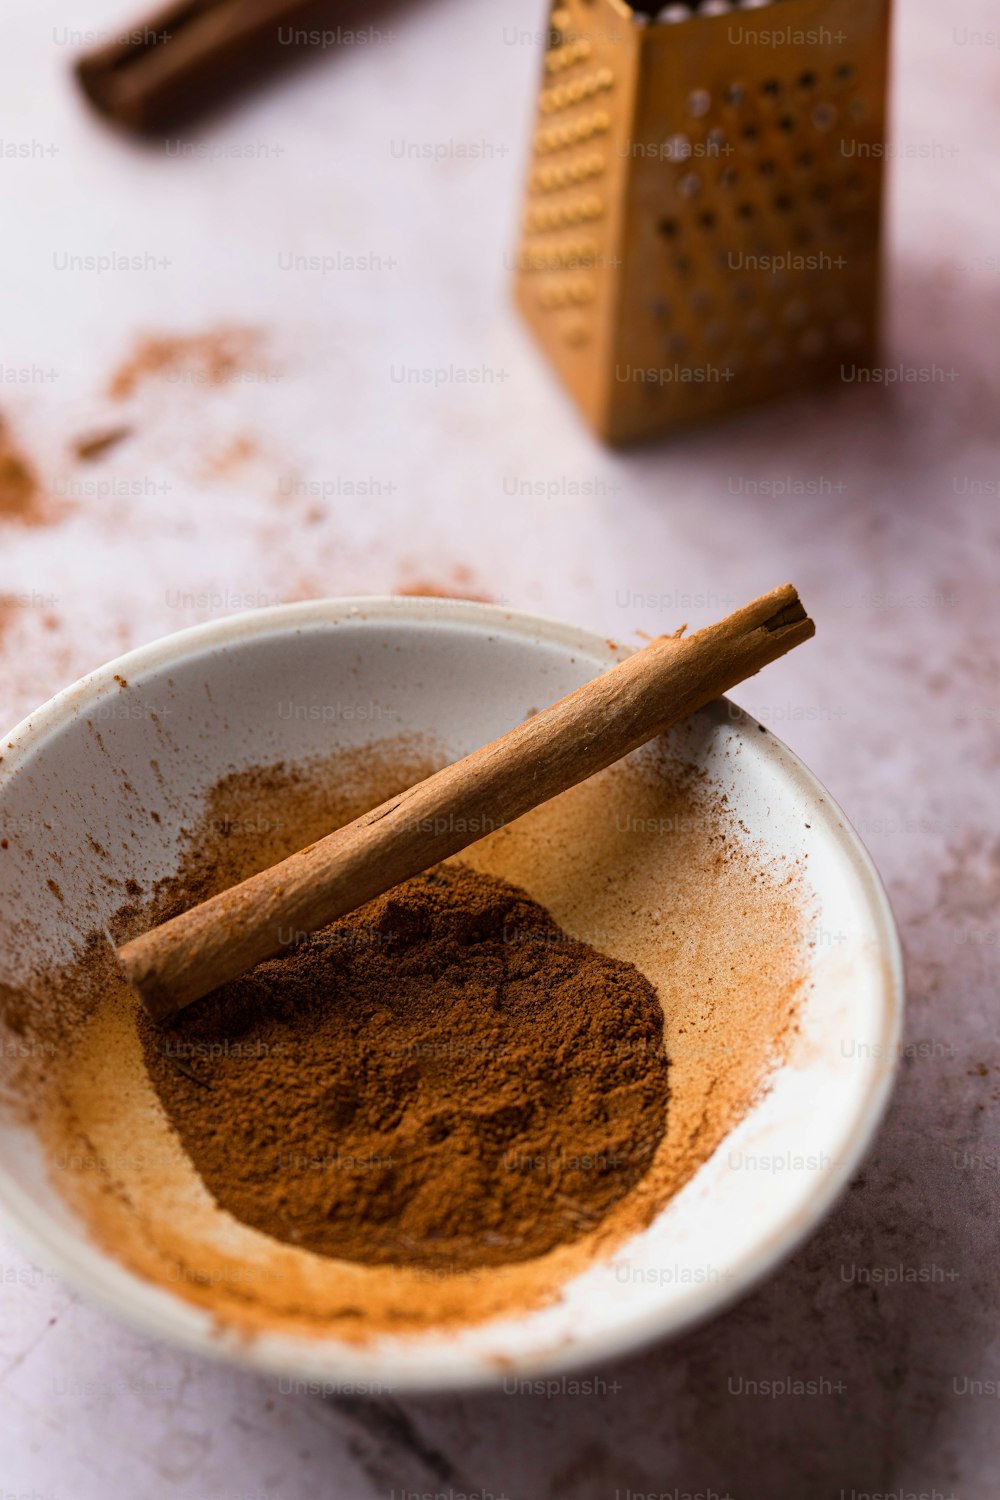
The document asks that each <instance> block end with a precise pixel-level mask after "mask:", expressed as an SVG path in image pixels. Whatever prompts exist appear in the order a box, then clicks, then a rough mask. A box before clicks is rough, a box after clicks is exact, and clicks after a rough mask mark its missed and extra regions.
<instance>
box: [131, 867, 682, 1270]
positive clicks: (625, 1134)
mask: <svg viewBox="0 0 1000 1500" xmlns="http://www.w3.org/2000/svg"><path fill="white" fill-rule="evenodd" d="M296 936H297V935H296V934H289V937H290V939H293V940H294V938H295V937H296ZM662 1035H663V1013H662V1010H661V1008H660V1005H659V1002H658V1000H657V997H656V992H655V990H654V989H653V986H652V985H651V984H650V983H649V981H648V980H646V979H645V978H643V976H642V975H641V974H640V973H639V971H638V970H637V969H636V968H635V967H634V966H633V965H632V964H630V963H626V962H623V961H621V960H618V959H613V958H609V957H607V956H605V955H604V954H602V953H598V952H597V951H596V950H595V949H593V948H591V947H590V946H588V945H587V944H586V943H582V942H578V941H576V940H575V939H572V938H570V937H569V936H568V935H567V934H566V933H564V932H562V931H561V930H560V928H559V927H558V926H557V925H556V923H555V922H554V920H553V919H552V918H551V917H550V916H549V914H548V913H547V912H546V911H545V909H544V908H543V907H541V906H539V905H538V904H537V903H536V902H534V901H532V900H530V898H529V897H528V896H526V895H525V893H524V892H523V891H521V890H519V889H518V888H517V887H516V886H513V885H510V884H508V883H507V882H506V881H503V880H498V879H496V878H494V877H492V876H490V875H485V874H478V873H476V872H475V871H473V870H471V869H469V868H466V867H464V866H461V865H446V866H440V867H438V868H437V869H436V870H434V871H431V872H429V873H428V874H426V875H423V876H419V877H418V878H416V879H414V880H411V881H408V882H407V883H406V884H404V885H402V886H399V887H397V888H396V889H395V890H394V891H392V892H390V893H389V894H388V895H386V896H383V897H381V898H379V899H378V900H376V901H373V902H371V903H370V904H369V905H368V906H366V907H365V908H363V909H362V910H361V911H360V912H358V913H356V914H354V915H353V916H351V917H348V918H346V919H344V920H343V921H342V922H340V923H338V924H337V925H336V926H334V927H328V928H326V929H325V930H324V931H322V932H321V933H318V934H316V935H314V936H313V937H311V938H308V939H305V940H303V941H301V942H300V943H299V944H298V945H296V946H295V947H294V949H293V950H292V951H291V952H290V953H289V955H288V956H287V957H282V958H280V959H276V960H273V961H272V962H270V963H265V964H261V965H259V966H258V967H257V968H256V969H255V970H253V972H252V973H251V974H249V975H247V976H245V977H244V978H243V979H240V980H237V981H235V982H234V983H232V984H230V985H227V986H225V987H224V988H223V989H221V990H218V991H216V993H215V994H214V995H212V996H210V997H208V999H206V1000H205V1001H203V1002H201V1004H200V1005H198V1006H196V1007H192V1009H191V1010H190V1011H188V1012H186V1013H185V1014H184V1016H183V1017H182V1018H181V1019H180V1020H179V1022H178V1023H177V1025H176V1026H175V1027H174V1028H173V1029H171V1030H170V1031H167V1032H163V1031H160V1030H157V1029H156V1028H154V1027H153V1026H152V1025H151V1024H149V1023H148V1022H147V1023H145V1025H144V1027H143V1044H144V1051H145V1057H146V1063H147V1067H148V1069H149V1072H150V1076H151V1078H152V1080H153V1082H154V1085H155V1087H156V1089H157V1092H158V1094H159V1096H160V1099H161V1102H162V1103H163V1105H164V1108H165V1109H166V1112H167V1114H168V1116H169V1118H170V1120H171V1122H172V1123H173V1125H174V1128H175V1129H176V1130H177V1132H178V1134H179V1136H180V1138H181V1141H182V1143H183V1145H184V1147H185V1149H186V1151H187V1153H188V1155H189V1156H190V1158H191V1160H192V1161H193V1163H194V1164H195V1166H196V1167H197V1169H198V1171H199V1172H200V1174H201V1176H202V1178H203V1180H204V1181H205V1183H206V1185H207V1186H208V1188H209V1189H210V1191H211V1192H212V1194H213V1196H214V1197H215V1199H216V1201H217V1202H218V1203H219V1204H220V1205H221V1206H222V1207H223V1208H225V1209H228V1210H229V1212H231V1213H232V1214H234V1215H235V1216H236V1217H237V1218H239V1219H241V1220H242V1221H243V1222H244V1223H246V1224H249V1225H251V1226H253V1227H254V1228H257V1229H260V1230H263V1231H265V1232H266V1233H268V1234H270V1235H273V1236H274V1237H275V1238H278V1239H282V1240H286V1241H289V1242H291V1243H292V1244H294V1245H297V1246H299V1247H301V1248H303V1249H310V1250H314V1251H317V1252H319V1253H321V1254H326V1255H332V1256H337V1257H339V1258H341V1259H345V1260H353V1261H358V1262H362V1263H368V1264H384V1263H395V1264H401V1265H413V1266H428V1267H442V1266H447V1267H449V1268H451V1269H453V1270H454V1269H457V1270H465V1269H471V1268H475V1267H480V1266H495V1265H502V1264H504V1263H508V1262H515V1261H524V1260H528V1259H530V1258H532V1257H535V1256H539V1255H544V1254H545V1253H546V1252H548V1251H550V1250H552V1249H553V1248H555V1247H556V1246H557V1245H559V1244H561V1243H569V1242H571V1241H573V1240H575V1239H577V1238H579V1237H580V1236H581V1235H582V1234H584V1233H586V1232H588V1231H590V1230H593V1229H594V1228H595V1227H596V1226H597V1225H598V1224H599V1223H600V1222H601V1221H602V1220H603V1219H604V1218H605V1216H606V1215H607V1214H608V1212H609V1211H610V1210H611V1209H612V1208H613V1207H614V1205H615V1204H616V1203H618V1202H619V1201H620V1200H621V1199H622V1198H623V1197H624V1196H625V1194H626V1193H627V1192H628V1191H629V1190H630V1188H632V1187H633V1186H634V1185H635V1184H636V1183H637V1182H638V1181H639V1180H640V1179H641V1178H642V1177H643V1176H644V1174H645V1173H646V1171H647V1169H648V1167H649V1166H650V1164H651V1162H652V1160H653V1157H654V1155H655V1153H656V1150H657V1148H658V1146H659V1144H660V1141H661V1138H662V1136H663V1130H664V1124H665V1115H666V1102H667V1062H666V1058H665V1055H664V1050H663V1040H662Z"/></svg>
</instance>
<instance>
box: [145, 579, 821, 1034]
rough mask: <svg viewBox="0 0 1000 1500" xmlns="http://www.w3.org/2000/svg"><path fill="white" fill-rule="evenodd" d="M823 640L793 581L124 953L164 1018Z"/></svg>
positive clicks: (617, 670)
mask: <svg viewBox="0 0 1000 1500" xmlns="http://www.w3.org/2000/svg"><path fill="white" fill-rule="evenodd" d="M813 633H814V626H813V623H812V621H811V620H810V619H809V618H808V616H807V615H806V612H805V610H804V609H803V607H802V605H801V603H800V601H799V597H798V594H797V593H796V591H795V589H794V588H792V587H791V585H785V586H784V587H783V588H779V589H774V590H773V591H772V592H771V593H769V594H765V595H763V596H762V597H761V598H760V599H756V600H754V601H753V603H751V604H748V605H746V606H745V607H744V608H743V609H739V610H737V611H736V612H735V613H734V614H731V615H729V616H727V618H726V619H724V620H721V621H720V622H719V623H717V624H715V625H710V626H708V627H707V628H706V629H704V630H700V631H698V632H697V633H696V634H695V635H692V636H689V637H680V638H677V637H672V636H671V637H663V638H661V639H660V640H657V641H654V642H653V643H652V644H651V645H649V646H646V647H645V648H644V649H643V650H641V651H637V652H636V653H635V654H634V655H633V656H630V657H628V658H626V660H625V661H623V662H620V663H618V664H617V665H616V666H614V667H611V668H609V669H608V671H606V672H604V673H602V674H601V675H600V676H599V677H596V678H595V679H594V680H593V681H591V682H588V683H585V684H584V686H583V687H581V688H578V689H577V690H576V692H574V693H570V694H569V696H568V697H566V698H561V699H560V700H559V701H558V702H557V703H554V704H553V705H552V707H551V708H548V709H545V710H543V711H542V712H541V713H539V714H536V715H534V716H533V717H532V718H530V719H528V720H526V721H525V722H524V723H523V724H519V725H518V726H517V727H516V728H515V729H512V730H511V731H510V732H509V733H508V734H505V735H502V736H501V737H500V738H499V739H497V740H493V741H491V742H490V743H489V744H487V745H484V746H483V747H482V748H481V749H479V750H475V751H473V752H472V754H471V755H467V756H466V757H465V758H464V759H463V760H459V761H456V762H455V763H454V764H453V765H450V766H446V767H445V768H444V769H443V770H441V771H438V772H436V773H435V775H433V776H430V777H428V778H427V779H426V780H425V781H421V782H418V783H417V784H416V785H415V786H412V787H410V788H409V789H408V790H407V791H405V792H401V793H399V795H398V796H395V797H391V798H390V799H389V800H388V801H387V802H383V803H382V804H381V805H380V806H379V807H376V808H373V809H372V810H371V811H370V812H367V813H364V814H363V815H362V816H361V817H360V818H357V819H355V821H354V822H353V823H349V824H348V825H347V826H346V827H344V828H340V829H338V830H337V831H336V832H334V833H331V834H328V835H327V837H326V838H323V839H320V840H319V841H318V842H317V843H315V844H311V845H310V846H309V847H308V848H306V849H303V850H301V851H300V852H299V853H297V854H294V855H292V856H291V857H290V858H288V859H285V860H283V861H282V862H281V863H280V864H277V865H274V866H273V867H272V868H271V869H269V870H264V871H262V872H261V873H260V874H258V875H253V876H251V877H250V879H249V880H244V881H243V882H242V883H241V884H240V885H237V886H234V887H233V888H232V889H231V890H227V891H222V892H221V893H220V894H219V895H217V896H214V897H212V899H211V900H209V901H205V902H203V903H202V904H201V905H199V906H195V907H193V908H192V909H191V910H190V911H187V912H183V913H182V914H181V915H180V916H178V917H174V918H173V919H172V920H171V921H169V922H166V923H164V924H163V926H161V927H157V928H154V929H153V930H152V931H151V932H147V933H145V934H144V935H143V936H142V937H138V938H135V939H133V941H132V942H129V943H126V944H125V945H124V946H123V947H121V948H119V950H118V957H119V959H120V961H121V963H122V966H123V968H124V970H125V974H126V977H127V978H128V980H129V982H130V984H131V985H132V987H133V989H134V990H135V991H136V993H137V994H138V995H139V997H140V998H141V1000H142V1001H143V1003H144V1004H145V1006H146V1008H147V1010H148V1011H149V1012H150V1014H151V1015H152V1016H153V1018H154V1019H155V1020H158V1021H163V1020H166V1019H168V1018H169V1017H171V1016H173V1015H174V1014H175V1013H176V1012H177V1011H179V1010H181V1009H182V1008H183V1007H184V1006H185V1005H188V1004H190V1003H191V1002H192V1001H193V1000H197V999H199V998H200V997H201V996H202V995H206V994H208V993H209V992H210V991H211V990H213V989H216V988H217V987H218V986H219V985H220V984H224V983H226V982H227V981H229V980H231V979H235V978H237V977H238V976H239V975H240V974H243V973H245V972H246V971H247V970H248V969H250V968H252V967H253V966H254V965H255V964H258V963H260V962H262V961H263V960H264V959H267V958H273V957H275V956H276V955H277V954H278V953H280V952H281V951H282V946H283V945H282V943H281V941H280V938H279V932H280V931H281V930H285V929H287V928H289V927H291V928H293V929H294V930H295V931H299V932H312V931H315V930H316V929H317V928H319V927H322V926H325V925H326V924H327V923H329V922H333V921H336V920H337V918H339V917H342V916H345V915H346V914H347V913H348V912H350V911H353V910H354V909H355V908H356V907H358V906H362V905H363V904H364V903H365V902H366V901H370V900H372V899H373V898H374V897H375V896H378V895H381V894H382V892H383V891H387V890H389V889H390V888H391V887H392V886H394V885H398V884H399V882H400V881H402V880H407V879H409V878H410V877H411V876H413V875H416V874H419V873H420V871H422V870H425V869H427V868H428V867H429V866H431V865H434V864H437V863H438V862H439V861H440V860H442V859H447V858H449V857H450V856H451V855H454V854H457V853H459V852H460V851H461V850H462V849H464V848H467V847H468V845H470V844H473V843H475V842H476V841H477V840H478V839H479V838H481V837H482V836H483V835H484V834H485V833H488V832H490V831H491V830H492V829H493V828H496V827H499V826H502V825H503V824H505V823H508V822H511V821H513V819H515V818H518V817H520V816H521V815H522V814H523V813H526V812H528V811H530V810H531V808H533V807H537V806H539V804H541V803H542V802H547V801H549V800H550V799H551V798H552V797H555V796H557V795H558V793H559V792H562V791H565V790H567V789H568V788H569V787H572V786H576V785H577V783H579V782H581V781H585V780H586V779H587V777H588V776H593V775H594V774H595V773H596V772H598V771H601V770H604V769H605V767H607V766H609V765H611V764H612V763H613V762H614V761H616V760H620V759H621V758H622V757H623V756H625V755H627V754H629V752H630V751H632V750H636V749H638V747H639V746H640V745H643V744H645V743H646V742H647V741H648V740H651V739H653V738H654V737H655V736H656V735H657V734H660V733H662V732H663V731H664V730H665V729H668V728H669V727H670V726H671V725H672V724H676V723H677V722H678V721H679V720H680V719H683V718H685V717H686V716H687V715H688V714H691V713H693V712H694V711H695V710H696V709H698V708H701V707H702V706H703V705H704V704H706V703H710V702H712V701H713V699H715V698H718V697H719V696H720V695H721V694H722V693H724V692H726V691H727V689H729V688H731V687H734V686H735V685H736V683H738V682H741V681H742V680H743V679H744V678H746V677H750V676H752V675H753V674H754V673H755V672H758V671H759V670H760V669H761V667H763V666H766V665H767V664H768V662H771V661H774V660H776V659H777V658H778V657H780V656H783V655H784V654H785V652H786V651H789V650H790V649H791V648H792V647H793V646H797V645H798V644H799V643H800V642H802V641H805V640H807V639H808V638H809V637H810V636H811V635H813Z"/></svg>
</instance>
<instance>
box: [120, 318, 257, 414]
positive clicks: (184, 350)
mask: <svg viewBox="0 0 1000 1500" xmlns="http://www.w3.org/2000/svg"><path fill="white" fill-rule="evenodd" d="M261 338H262V335H261V332H260V330H259V329H256V328H242V327H228V326H224V327H221V328H215V329H211V330H209V331H208V332H206V333H198V334H187V335H178V334H144V335H142V336H140V337H139V338H137V339H136V340H135V342H134V344H133V348H132V352H131V354H130V355H129V356H128V358H127V359H126V360H125V361H123V363H122V364H121V365H119V367H118V369H117V370H116V371H115V372H114V374H113V375H112V376H111V379H110V380H109V382H108V395H109V396H110V397H111V398H112V400H114V401H124V400H126V399H127V398H128V397H129V396H131V395H133V394H134V392H135V391H136V390H137V389H138V387H139V386H140V385H141V384H143V383H144V382H145V381H147V380H151V379H160V380H164V379H165V380H174V381H177V382H179V383H181V382H183V383H186V384H191V385H198V386H205V385H212V386H218V385H224V384H225V383H226V382H227V381H230V380H235V379H237V378H239V377H240V376H241V375H245V374H246V373H247V372H248V371H250V370H251V368H252V366H253V363H254V360H255V358H257V357H258V356H259V351H260V345H261Z"/></svg>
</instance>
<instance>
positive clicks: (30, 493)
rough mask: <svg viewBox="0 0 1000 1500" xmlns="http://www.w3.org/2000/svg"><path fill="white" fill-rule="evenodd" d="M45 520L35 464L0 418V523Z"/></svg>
mask: <svg viewBox="0 0 1000 1500" xmlns="http://www.w3.org/2000/svg"><path fill="white" fill-rule="evenodd" d="M46 519H47V516H46V510H45V505H44V502H43V494H42V488H41V485H40V484H39V481H38V476H37V474H36V472H35V469H34V465H33V464H32V463H31V461H30V460H29V459H28V458H26V457H25V455H24V454H23V453H22V451H21V449H20V448H19V447H18V446H17V444H16V443H15V441H14V438H13V436H12V434H11V432H10V430H9V428H8V427H7V424H6V423H5V422H4V419H3V418H2V417H0V523H2V522H4V521H13V522H15V523H17V524H18V525H21V526H39V525H43V524H44V522H45V520H46Z"/></svg>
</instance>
